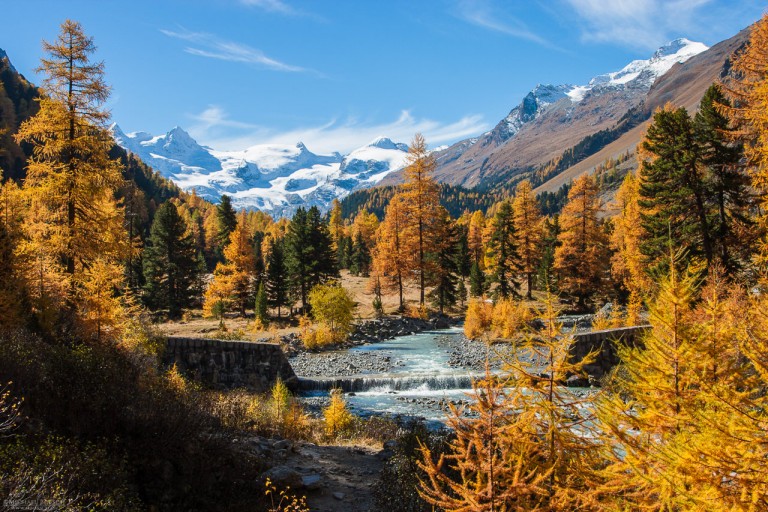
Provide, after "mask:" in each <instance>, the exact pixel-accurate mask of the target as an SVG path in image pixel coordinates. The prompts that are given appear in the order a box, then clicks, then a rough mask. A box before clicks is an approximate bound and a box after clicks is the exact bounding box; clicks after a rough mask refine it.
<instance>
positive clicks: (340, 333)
mask: <svg viewBox="0 0 768 512" xmlns="http://www.w3.org/2000/svg"><path fill="white" fill-rule="evenodd" d="M308 300H309V304H310V307H311V311H312V317H313V318H314V319H315V320H317V321H318V322H319V323H320V324H321V325H324V326H325V327H326V328H327V329H328V330H329V331H330V333H331V338H332V339H333V340H335V342H340V341H344V340H346V339H347V336H349V333H350V332H352V319H353V316H352V312H353V311H354V308H355V302H354V301H353V300H352V297H351V296H350V295H349V292H348V291H347V290H346V289H345V288H344V287H342V286H341V285H340V284H319V285H317V286H315V287H314V288H312V290H311V291H310V292H309V297H308Z"/></svg>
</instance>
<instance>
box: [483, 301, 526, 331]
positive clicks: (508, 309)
mask: <svg viewBox="0 0 768 512" xmlns="http://www.w3.org/2000/svg"><path fill="white" fill-rule="evenodd" d="M533 316H534V315H533V312H532V311H531V309H530V308H529V307H528V306H526V305H525V304H523V303H522V302H518V301H516V300H513V299H500V300H498V301H497V302H496V304H494V305H493V314H492V318H491V333H492V335H493V336H494V337H495V338H505V339H510V338H513V337H514V336H516V335H517V334H518V333H519V332H520V330H521V329H524V328H525V327H526V326H527V325H528V322H530V321H531V320H533Z"/></svg>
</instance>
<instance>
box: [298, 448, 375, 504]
mask: <svg viewBox="0 0 768 512" xmlns="http://www.w3.org/2000/svg"><path fill="white" fill-rule="evenodd" d="M295 449H296V453H294V454H292V455H291V457H290V458H289V459H288V460H287V462H286V465H288V466H290V467H292V468H293V469H295V470H296V471H298V472H299V473H301V474H302V475H304V476H309V475H318V476H319V477H320V478H319V481H318V482H317V483H316V484H315V485H312V486H310V489H304V490H303V491H302V492H305V493H306V496H307V504H308V505H309V508H310V510H312V512H358V511H359V512H364V511H365V512H367V511H370V510H374V507H375V502H374V499H373V490H374V489H375V487H376V485H378V476H379V472H380V471H381V468H382V466H383V462H382V460H381V459H380V458H379V457H378V456H377V453H378V452H379V450H378V449H376V448H370V447H361V446H319V445H315V444H312V443H300V444H298V445H297V446H296V447H295ZM313 487H314V488H313Z"/></svg>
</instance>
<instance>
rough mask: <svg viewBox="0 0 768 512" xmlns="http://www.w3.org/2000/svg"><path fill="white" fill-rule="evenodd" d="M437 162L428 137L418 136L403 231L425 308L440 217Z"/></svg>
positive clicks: (407, 175)
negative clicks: (434, 228)
mask: <svg viewBox="0 0 768 512" xmlns="http://www.w3.org/2000/svg"><path fill="white" fill-rule="evenodd" d="M435 166H436V163H435V158H434V156H433V155H432V154H431V153H430V152H429V150H428V149H427V142H426V141H425V140H424V136H423V135H421V134H420V133H417V134H416V135H415V136H414V137H413V141H411V145H410V147H409V148H408V160H407V166H406V168H405V170H404V171H403V177H404V179H405V183H403V185H402V194H403V205H404V206H405V212H406V217H407V219H408V220H407V222H406V226H405V227H406V229H405V230H404V231H403V235H404V237H402V238H403V240H402V241H403V242H404V246H405V247H406V248H407V249H408V250H409V251H410V252H412V253H413V254H414V257H413V258H409V261H413V268H412V270H413V272H412V273H411V274H410V275H413V276H414V279H415V280H416V282H417V283H418V285H419V303H420V304H421V305H422V306H423V305H424V300H425V295H424V291H425V289H426V286H427V274H428V273H429V260H428V258H427V252H428V251H429V248H430V243H431V242H432V241H433V239H432V234H433V232H432V230H431V228H432V226H433V225H434V224H435V223H436V222H437V221H438V219H439V217H440V191H439V188H438V186H437V182H436V181H435V180H434V178H433V177H432V173H433V172H434V170H435Z"/></svg>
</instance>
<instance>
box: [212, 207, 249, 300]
mask: <svg viewBox="0 0 768 512" xmlns="http://www.w3.org/2000/svg"><path fill="white" fill-rule="evenodd" d="M246 224H247V223H246V222H245V212H243V211H241V212H240V213H239V214H238V216H237V225H236V226H235V229H234V230H233V231H232V233H230V234H229V243H228V244H227V247H226V248H225V249H224V262H223V263H219V264H218V265H216V269H215V270H214V272H213V281H212V282H211V283H210V285H209V287H208V289H207V290H206V293H205V303H204V305H203V308H204V309H205V310H206V311H208V312H209V314H210V312H212V311H213V308H214V305H215V304H217V303H220V304H224V305H225V309H227V308H228V307H229V306H231V307H232V308H234V309H236V310H237V311H238V312H239V313H240V314H241V315H245V310H246V308H247V307H248V306H249V305H250V303H251V298H252V297H253V283H254V275H253V273H254V265H255V260H254V252H253V244H252V243H251V235H250V233H249V232H248V227H247V225H246Z"/></svg>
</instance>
